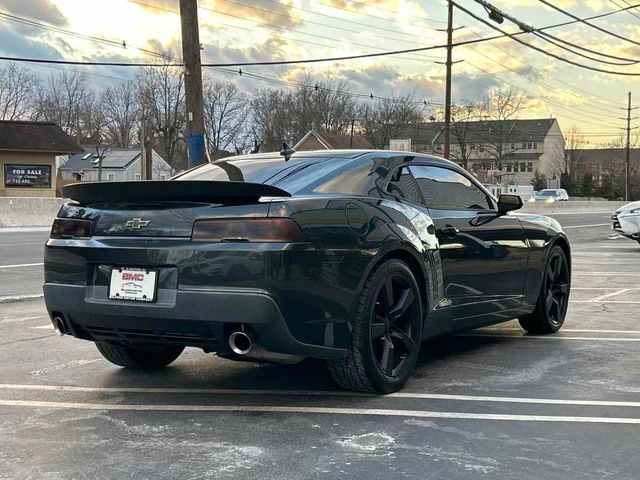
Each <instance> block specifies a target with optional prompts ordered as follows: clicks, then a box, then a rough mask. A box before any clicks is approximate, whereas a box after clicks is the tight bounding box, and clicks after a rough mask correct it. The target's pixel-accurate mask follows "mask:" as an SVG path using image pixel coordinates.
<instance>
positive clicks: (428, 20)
mask: <svg viewBox="0 0 640 480" xmlns="http://www.w3.org/2000/svg"><path fill="white" fill-rule="evenodd" d="M318 3H319V4H320V5H324V6H325V7H329V8H334V9H336V10H342V11H345V12H354V13H358V14H359V15H365V16H367V17H373V18H380V19H382V20H387V19H388V16H387V17H379V16H377V15H371V14H368V13H363V12H355V11H353V10H348V9H346V8H343V7H337V6H335V5H332V4H329V3H325V2H323V1H320V0H319V1H318ZM351 3H353V4H356V5H362V6H363V7H367V8H374V9H376V10H379V11H381V12H386V13H392V14H394V15H395V14H397V13H398V12H397V11H395V10H390V9H388V8H383V7H380V6H378V5H371V4H369V3H367V2H361V1H358V0H351ZM414 18H416V19H418V20H422V21H423V22H430V23H435V24H440V25H446V24H447V22H444V21H442V20H434V19H432V18H429V17H422V16H414Z"/></svg>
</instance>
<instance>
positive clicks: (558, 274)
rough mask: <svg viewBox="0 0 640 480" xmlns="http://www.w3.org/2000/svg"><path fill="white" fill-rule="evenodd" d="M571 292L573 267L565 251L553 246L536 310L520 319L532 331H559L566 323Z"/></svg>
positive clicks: (527, 329) (538, 332)
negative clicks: (571, 268) (571, 267)
mask: <svg viewBox="0 0 640 480" xmlns="http://www.w3.org/2000/svg"><path fill="white" fill-rule="evenodd" d="M570 292H571V270H570V265H569V262H568V261H567V256H566V255H565V253H564V250H562V248H560V247H559V246H555V247H552V249H551V251H550V252H549V257H548V259H547V266H546V268H545V271H544V277H543V279H542V282H541V286H540V294H539V296H538V300H537V302H536V308H535V310H534V311H533V312H532V313H530V314H528V315H523V316H521V317H520V318H519V319H518V321H519V322H520V325H521V326H522V328H524V329H525V330H526V331H527V332H529V333H537V334H540V333H555V332H557V331H558V330H560V327H562V324H563V323H564V318H565V316H566V314H567V307H568V305H569V294H570Z"/></svg>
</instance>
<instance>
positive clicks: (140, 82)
mask: <svg viewBox="0 0 640 480" xmlns="http://www.w3.org/2000/svg"><path fill="white" fill-rule="evenodd" d="M136 84H137V94H138V99H139V102H140V108H141V114H142V115H143V116H144V119H145V127H146V128H145V129H146V130H147V135H149V136H150V137H152V138H153V139H154V144H155V147H156V148H157V150H158V151H159V153H160V155H162V156H163V157H164V158H165V160H166V161H167V162H168V163H169V165H171V166H172V167H173V168H175V169H176V170H180V169H182V168H184V167H185V166H186V155H185V154H184V130H185V125H186V117H185V108H184V78H183V76H182V71H181V70H180V69H179V68H177V67H164V66H157V67H144V68H142V69H141V70H140V71H139V73H138V75H137V77H136Z"/></svg>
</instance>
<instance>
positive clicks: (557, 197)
mask: <svg viewBox="0 0 640 480" xmlns="http://www.w3.org/2000/svg"><path fill="white" fill-rule="evenodd" d="M567 200H569V194H568V193H567V191H566V190H565V189H564V188H545V189H544V190H540V191H539V192H538V193H537V194H536V195H534V196H533V197H531V198H530V199H529V201H530V202H548V203H551V202H566V201H567Z"/></svg>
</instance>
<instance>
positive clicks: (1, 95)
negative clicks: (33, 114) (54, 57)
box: [0, 62, 39, 120]
mask: <svg viewBox="0 0 640 480" xmlns="http://www.w3.org/2000/svg"><path fill="white" fill-rule="evenodd" d="M38 81H39V80H38V77H37V76H36V75H34V73H33V72H32V71H31V70H29V69H27V68H25V67H22V66H18V65H16V64H15V63H13V62H11V63H9V64H7V65H5V66H4V67H2V68H0V120H19V119H24V118H26V116H27V114H28V112H29V110H30V109H31V108H32V107H33V101H34V95H35V92H36V87H37V85H38Z"/></svg>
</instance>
